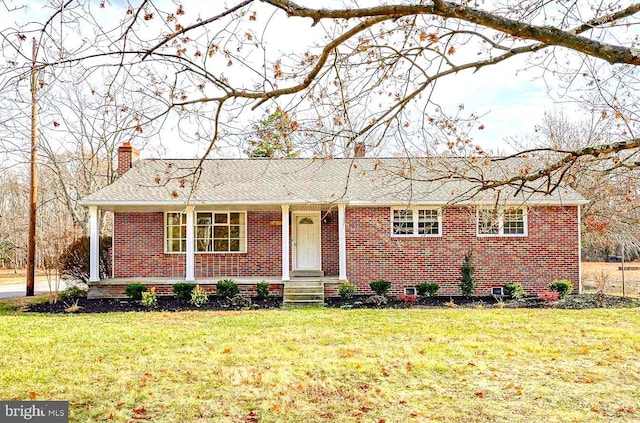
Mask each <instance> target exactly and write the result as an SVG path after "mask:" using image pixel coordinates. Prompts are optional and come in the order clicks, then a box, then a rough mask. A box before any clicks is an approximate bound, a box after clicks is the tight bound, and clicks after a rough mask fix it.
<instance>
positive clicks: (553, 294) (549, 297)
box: [538, 291, 560, 304]
mask: <svg viewBox="0 0 640 423" xmlns="http://www.w3.org/2000/svg"><path fill="white" fill-rule="evenodd" d="M538 298H540V299H541V300H544V302H545V303H547V304H549V303H552V302H554V301H557V300H558V298H560V293H559V292H557V291H544V292H541V293H540V294H538Z"/></svg>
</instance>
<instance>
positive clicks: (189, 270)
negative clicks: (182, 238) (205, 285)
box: [184, 206, 196, 281]
mask: <svg viewBox="0 0 640 423" xmlns="http://www.w3.org/2000/svg"><path fill="white" fill-rule="evenodd" d="M186 212H187V249H186V260H185V271H184V280H186V281H194V280H196V278H195V273H194V269H195V252H194V246H195V242H194V238H195V237H194V233H193V232H194V224H193V220H194V219H193V215H194V207H193V206H187V207H186Z"/></svg>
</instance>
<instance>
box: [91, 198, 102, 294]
mask: <svg viewBox="0 0 640 423" xmlns="http://www.w3.org/2000/svg"><path fill="white" fill-rule="evenodd" d="M99 266H100V225H99V222H98V207H97V206H89V282H98V281H99V280H100V269H99Z"/></svg>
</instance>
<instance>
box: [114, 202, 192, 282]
mask: <svg viewBox="0 0 640 423" xmlns="http://www.w3.org/2000/svg"><path fill="white" fill-rule="evenodd" d="M113 276H114V277H115V278H131V277H143V278H148V277H170V278H184V276H185V255H184V254H165V253H164V214H163V213H162V212H160V213H114V215H113Z"/></svg>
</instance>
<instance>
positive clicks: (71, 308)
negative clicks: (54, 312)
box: [64, 298, 82, 313]
mask: <svg viewBox="0 0 640 423" xmlns="http://www.w3.org/2000/svg"><path fill="white" fill-rule="evenodd" d="M78 301H80V299H79V298H75V299H74V300H73V301H71V303H70V304H69V303H67V302H64V307H65V308H64V311H65V312H66V313H77V312H79V311H80V310H82V306H79V305H78Z"/></svg>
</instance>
